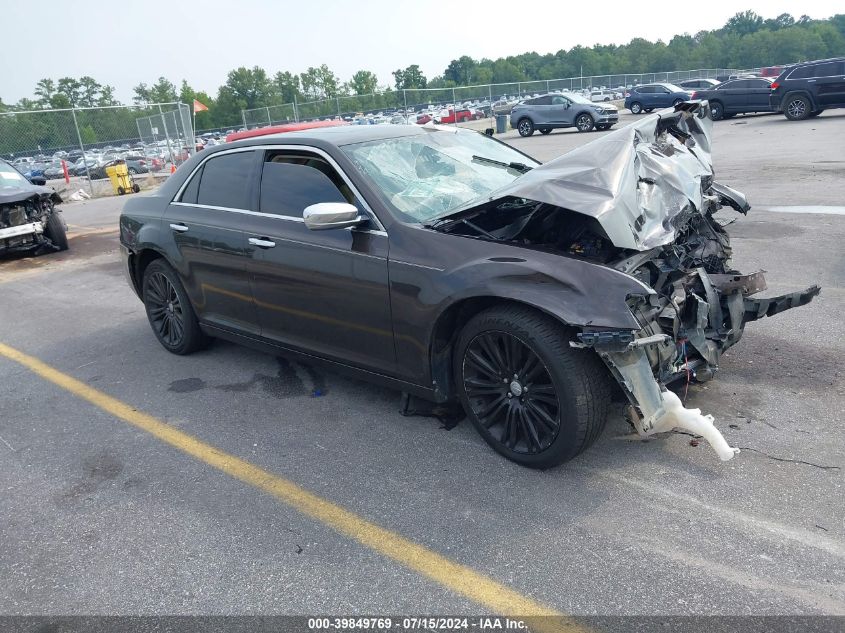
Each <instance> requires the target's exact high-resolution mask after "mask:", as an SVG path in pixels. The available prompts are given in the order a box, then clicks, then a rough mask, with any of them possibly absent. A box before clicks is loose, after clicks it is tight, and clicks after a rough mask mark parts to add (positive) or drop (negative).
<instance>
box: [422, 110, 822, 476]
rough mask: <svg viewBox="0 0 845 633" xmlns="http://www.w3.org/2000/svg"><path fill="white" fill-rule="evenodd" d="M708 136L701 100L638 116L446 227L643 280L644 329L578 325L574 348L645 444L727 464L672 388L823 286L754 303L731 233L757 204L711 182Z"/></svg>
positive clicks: (713, 435)
mask: <svg viewBox="0 0 845 633" xmlns="http://www.w3.org/2000/svg"><path fill="white" fill-rule="evenodd" d="M711 126H712V122H711V119H710V117H709V108H708V106H707V103H706V102H703V103H700V102H689V103H682V104H680V105H678V106H676V107H675V108H674V109H672V110H666V111H662V112H660V113H657V114H654V115H651V116H648V117H644V118H642V119H640V120H639V121H638V122H636V123H634V124H632V125H629V126H627V127H625V128H622V129H620V130H617V131H616V132H613V133H611V134H608V135H605V136H604V137H602V138H600V139H598V140H596V141H593V142H591V143H588V144H587V145H584V146H582V147H580V148H578V149H576V150H574V151H572V152H569V153H568V154H565V155H564V156H561V157H560V158H557V159H555V160H553V161H550V162H548V163H546V164H544V165H542V166H539V167H535V168H533V169H530V171H528V172H527V173H524V174H523V175H521V176H520V177H519V178H517V179H516V180H514V182H513V183H512V184H511V185H509V186H507V187H505V188H503V189H500V190H497V191H496V192H495V194H494V195H492V196H490V199H489V201H487V202H485V203H483V204H482V205H478V206H476V207H473V208H471V209H469V210H467V211H465V212H464V213H463V214H461V215H456V216H453V217H452V218H451V219H450V222H449V223H448V224H446V225H445V226H442V227H440V226H438V228H439V229H440V230H444V231H448V232H458V233H463V234H466V235H472V236H473V237H477V238H479V239H495V240H497V241H502V242H506V243H511V244H516V245H519V246H521V247H524V248H531V249H535V250H542V251H546V252H554V253H557V254H560V255H562V256H564V257H566V258H576V259H581V260H586V261H588V262H590V263H594V264H598V265H601V266H604V267H609V268H613V269H615V270H617V271H619V272H620V273H624V274H625V275H627V276H629V277H632V278H634V279H635V280H637V282H639V283H638V284H637V286H638V287H639V288H641V289H642V291H641V292H637V293H632V294H628V295H627V296H626V297H625V301H626V302H627V307H628V310H629V311H630V313H631V315H633V317H634V319H635V320H636V322H637V323H638V324H639V329H637V330H632V329H630V327H629V326H628V325H627V323H629V322H630V321H628V320H627V319H622V318H621V317H619V322H620V323H622V322H623V321H624V322H625V323H626V325H624V326H620V327H618V328H614V327H607V326H606V325H604V324H603V327H597V323H596V321H595V320H593V319H591V318H590V316H591V315H589V314H584V315H583V316H580V317H579V318H581V319H583V320H581V321H577V322H572V321H570V322H569V325H570V326H572V327H573V328H574V329H575V330H576V335H575V338H574V340H573V341H572V342H571V344H572V345H573V346H575V347H585V348H592V349H594V350H595V351H596V352H597V353H598V354H599V355H600V356H601V358H602V359H603V360H604V362H605V364H606V365H607V366H608V368H609V370H610V372H611V373H612V375H613V376H614V377H615V378H616V381H617V382H618V383H619V385H620V386H621V388H622V390H623V391H624V392H625V394H626V395H627V397H628V400H629V402H630V418H631V421H632V422H633V424H634V426H635V428H636V429H637V431H638V432H639V433H641V434H643V435H649V434H652V433H657V432H662V431H669V430H672V429H673V428H676V427H680V428H683V429H686V430H688V431H690V432H692V433H694V434H696V435H701V436H703V437H704V438H705V439H707V440H708V441H709V443H710V444H711V445H712V446H713V447H714V448H715V449H716V451H717V452H718V454H719V456H720V457H721V458H722V459H723V460H727V459H730V458H731V457H733V456H734V455H735V454H736V452H738V450H737V449H733V448H731V447H730V446H728V444H727V442H726V441H725V439H724V438H723V437H722V435H721V433H719V431H718V430H717V429H716V427H715V426H714V425H713V418H712V416H709V415H701V412H700V411H699V410H697V409H686V408H685V407H684V406H683V403H682V402H681V400H680V399H679V398H678V396H677V395H676V394H675V393H673V392H671V391H669V390H668V389H667V385H669V384H671V383H673V382H675V381H677V380H679V379H681V380H687V381H690V380H699V381H704V380H709V379H710V378H711V377H712V376H713V375H714V373H715V372H716V371H717V370H718V369H719V359H720V356H721V355H722V354H723V353H724V352H725V350H727V349H728V348H729V347H731V346H732V345H734V344H735V343H736V342H737V341H739V339H740V337H741V336H742V333H743V329H744V327H745V325H746V324H747V323H749V322H750V321H755V320H757V319H759V318H762V317H764V316H774V315H776V314H778V313H780V312H783V311H784V310H788V309H790V308H794V307H797V306H802V305H805V304H807V303H809V302H810V301H811V300H812V299H813V298H814V297H815V296H816V295H818V294H819V290H820V289H819V287H818V286H811V287H809V288H807V289H806V290H802V291H800V292H794V293H790V294H786V295H782V296H778V297H771V298H758V297H757V295H758V293H760V292H761V291H763V290H765V289H766V280H765V278H764V276H763V272H762V271H760V272H754V273H751V274H743V273H741V272H739V271H737V270H734V269H733V267H732V266H731V261H730V258H731V247H730V238H729V236H728V233H727V232H726V230H725V227H726V226H727V225H728V224H730V222H732V221H733V219H735V218H731V217H730V216H731V215H734V216H735V215H736V214H737V213H741V214H746V213H747V212H748V211H749V209H750V206H749V205H748V202H747V201H746V199H745V197H744V196H743V195H742V194H741V193H739V192H737V191H734V190H732V189H731V188H729V187H726V186H724V185H721V184H719V183H717V182H715V181H714V173H713V168H712V163H711V158H710V132H711ZM723 209H724V211H725V213H722V214H719V217H717V216H716V214H717V213H718V212H720V211H721V210H723ZM584 272H585V274H586V273H587V271H584ZM592 292H594V293H597V294H605V295H606V297H607V300H608V301H610V300H611V298H612V299H613V300H614V301H615V300H616V299H617V297H615V296H613V297H611V296H610V295H608V294H607V293H612V292H615V290H613V289H609V288H605V287H601V286H596V287H594V288H593V290H592ZM593 316H596V315H593ZM626 316H627V315H626Z"/></svg>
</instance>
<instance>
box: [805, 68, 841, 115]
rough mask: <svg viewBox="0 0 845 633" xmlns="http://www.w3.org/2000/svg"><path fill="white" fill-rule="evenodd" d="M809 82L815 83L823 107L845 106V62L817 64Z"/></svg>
mask: <svg viewBox="0 0 845 633" xmlns="http://www.w3.org/2000/svg"><path fill="white" fill-rule="evenodd" d="M808 81H810V82H812V83H815V85H816V90H817V93H816V94H818V100H819V105H820V106H821V107H823V108H824V107H830V106H842V105H845V61H840V62H825V63H823V64H817V65H816V67H815V69H814V70H813V78H812V79H809V80H808Z"/></svg>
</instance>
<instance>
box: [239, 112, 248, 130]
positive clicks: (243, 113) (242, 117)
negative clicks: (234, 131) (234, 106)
mask: <svg viewBox="0 0 845 633" xmlns="http://www.w3.org/2000/svg"><path fill="white" fill-rule="evenodd" d="M241 119H242V120H243V122H244V129H245V130H246V129H248V128H247V126H246V112H244V111H243V110H241Z"/></svg>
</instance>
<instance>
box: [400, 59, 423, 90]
mask: <svg viewBox="0 0 845 633" xmlns="http://www.w3.org/2000/svg"><path fill="white" fill-rule="evenodd" d="M393 78H394V80H395V83H396V90H413V89H415V88H425V87H426V79H425V75H423V73H422V71H421V70H420V67H419V66H418V65H417V64H411V65H410V66H408V67H407V68H404V69H403V68H400V69H398V70H394V71H393Z"/></svg>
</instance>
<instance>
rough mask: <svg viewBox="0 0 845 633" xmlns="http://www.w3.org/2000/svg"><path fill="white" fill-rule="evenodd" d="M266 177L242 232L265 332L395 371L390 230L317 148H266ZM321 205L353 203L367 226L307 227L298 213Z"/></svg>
mask: <svg viewBox="0 0 845 633" xmlns="http://www.w3.org/2000/svg"><path fill="white" fill-rule="evenodd" d="M260 174H261V176H260V201H259V206H258V210H259V213H258V214H254V215H250V216H248V217H246V218H244V220H245V224H244V229H245V231H246V236H247V254H248V267H249V276H250V281H251V285H252V293H253V296H254V298H255V304H256V310H257V312H258V317H259V321H260V323H261V335H262V336H263V337H265V338H268V339H271V340H272V341H274V342H277V343H279V344H282V345H284V346H287V347H293V348H296V349H299V350H302V351H306V352H310V353H314V354H317V355H319V356H322V357H325V358H330V359H332V360H337V361H340V362H343V363H346V364H350V365H356V366H359V367H364V368H369V369H371V370H372V369H373V368H375V369H376V371H381V372H383V373H394V372H395V365H396V353H395V350H394V346H393V328H392V321H391V313H390V298H389V285H388V276H387V254H388V238H387V233H386V232H384V230H383V229H382V227H381V225H379V224H378V222H377V220H376V219H375V216H374V215H372V214H371V212H370V210H369V209H368V208H367V206H366V204H365V203H364V202H363V200H362V199H361V197H360V196H359V195H358V194H357V192H356V191H355V189H354V187H353V186H352V184H351V180H350V179H349V178H348V177H346V176H345V175H344V174H342V173H341V172H340V171H339V169H338V168H337V166H336V164H335V163H334V162H333V161H332V160H331V158H330V157H329V156H328V155H327V154H325V153H324V152H321V151H320V150H317V149H314V148H288V149H268V150H266V151H265V152H264V156H263V160H262V164H261V167H260ZM319 202H349V203H351V204H354V205H355V206H357V207H358V209H359V211H360V213H361V214H362V215H365V216H368V217H370V218H371V220H370V222H368V223H367V224H366V225H364V226H361V227H360V228H358V227H356V228H352V229H329V230H318V231H313V230H310V229H308V227H306V226H305V223H304V221H303V219H302V212H303V211H304V209H305V208H306V207H307V206H310V205H312V204H316V203H319Z"/></svg>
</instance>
